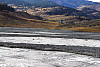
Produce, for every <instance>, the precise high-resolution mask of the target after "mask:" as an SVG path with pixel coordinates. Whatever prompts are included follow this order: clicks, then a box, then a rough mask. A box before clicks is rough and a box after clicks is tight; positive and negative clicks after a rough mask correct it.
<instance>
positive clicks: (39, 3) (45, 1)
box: [24, 0, 59, 7]
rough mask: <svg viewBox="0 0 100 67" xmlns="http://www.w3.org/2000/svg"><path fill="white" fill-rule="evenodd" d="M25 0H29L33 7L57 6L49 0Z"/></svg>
mask: <svg viewBox="0 0 100 67" xmlns="http://www.w3.org/2000/svg"><path fill="white" fill-rule="evenodd" d="M24 1H25V2H29V3H31V4H33V5H34V6H35V7H56V6H59V5H58V4H56V3H55V2H53V1H51V0H24Z"/></svg>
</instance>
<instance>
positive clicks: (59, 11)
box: [46, 7, 100, 19]
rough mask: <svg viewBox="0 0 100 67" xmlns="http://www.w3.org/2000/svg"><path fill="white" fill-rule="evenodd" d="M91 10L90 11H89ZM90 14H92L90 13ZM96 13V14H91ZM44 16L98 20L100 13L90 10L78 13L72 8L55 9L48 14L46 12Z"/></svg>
mask: <svg viewBox="0 0 100 67" xmlns="http://www.w3.org/2000/svg"><path fill="white" fill-rule="evenodd" d="M90 10H91V11H90ZM91 12H92V13H91ZM93 12H94V13H96V12H98V13H97V14H98V15H96V14H93ZM46 14H49V15H65V16H84V17H86V18H89V19H100V12H99V11H96V10H92V9H86V8H84V9H83V10H81V11H79V10H76V9H73V8H69V7H56V8H53V9H52V10H50V11H49V12H46Z"/></svg>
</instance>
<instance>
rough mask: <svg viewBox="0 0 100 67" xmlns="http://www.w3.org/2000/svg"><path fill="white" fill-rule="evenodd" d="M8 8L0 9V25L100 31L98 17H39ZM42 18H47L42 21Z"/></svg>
mask: <svg viewBox="0 0 100 67" xmlns="http://www.w3.org/2000/svg"><path fill="white" fill-rule="evenodd" d="M1 6H2V5H1ZM8 8H9V7H7V6H6V7H5V8H4V10H1V11H0V27H27V28H47V29H63V30H68V29H70V30H76V31H88V32H100V20H99V19H98V20H97V19H96V20H89V19H87V18H85V17H80V16H65V15H51V16H50V15H46V17H47V18H44V17H43V18H41V17H39V16H34V15H30V14H28V13H25V12H15V11H14V10H13V11H12V8H10V9H11V11H10V9H9V10H8ZM43 16H44V15H43ZM44 19H47V20H45V21H44ZM48 20H49V21H48ZM54 21H55V22H54ZM59 21H61V22H59Z"/></svg>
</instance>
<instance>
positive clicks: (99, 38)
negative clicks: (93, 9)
mask: <svg viewBox="0 0 100 67" xmlns="http://www.w3.org/2000/svg"><path fill="white" fill-rule="evenodd" d="M0 43H1V44H0V46H1V47H0V67H100V58H95V57H92V55H93V56H94V55H95V56H96V55H97V54H98V57H100V55H99V47H100V33H93V32H91V33H90V32H78V31H71V30H49V29H40V28H13V27H0ZM3 43H4V44H3ZM7 43H9V44H10V43H11V45H13V44H14V43H15V46H16V45H17V44H18V43H19V44H20V43H22V45H23V44H25V43H26V45H25V46H27V45H28V44H31V45H32V44H33V45H34V44H35V45H37V44H39V45H41V46H42V44H43V45H47V44H49V45H55V46H56V45H59V46H57V47H58V48H59V47H60V46H62V45H65V46H76V47H75V49H77V46H84V48H85V49H84V48H82V47H78V48H80V49H79V50H76V51H80V50H81V51H82V52H85V53H83V54H86V51H88V52H87V55H91V56H87V55H79V54H80V53H79V54H75V53H68V52H57V51H39V50H34V49H22V48H7V47H3V46H2V45H7ZM20 45H21V44H20ZM29 46H30V45H29ZM47 46H48V45H47ZM43 47H44V46H43ZM91 47H92V48H91ZM95 47H96V48H95ZM53 48H54V47H53ZM68 48H69V47H68ZM73 48H74V47H73ZM87 48H88V49H87ZM94 48H95V49H94ZM97 48H98V49H97ZM55 49H56V48H55ZM61 49H63V46H62V48H61ZM71 49H72V48H71ZM90 49H91V50H90ZM92 49H93V50H92ZM69 52H70V51H69ZM72 52H75V50H74V49H73V50H72ZM89 52H90V53H91V54H89ZM92 53H93V54H92ZM81 54H82V53H81Z"/></svg>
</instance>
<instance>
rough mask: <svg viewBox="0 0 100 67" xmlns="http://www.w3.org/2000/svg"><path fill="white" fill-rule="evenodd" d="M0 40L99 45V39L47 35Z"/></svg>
mask: <svg viewBox="0 0 100 67" xmlns="http://www.w3.org/2000/svg"><path fill="white" fill-rule="evenodd" d="M0 42H10V43H28V44H51V45H66V46H87V47H100V40H91V39H66V38H48V37H0Z"/></svg>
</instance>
